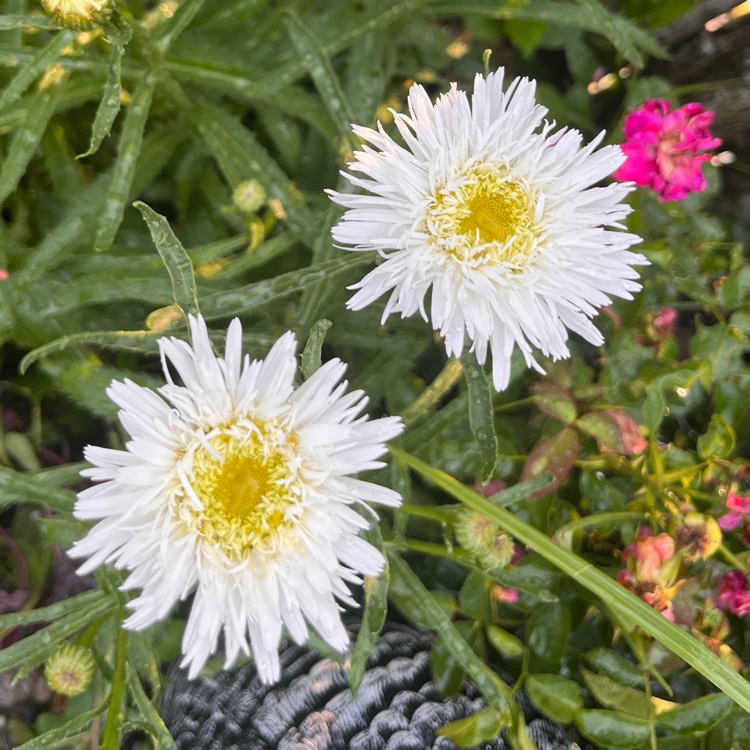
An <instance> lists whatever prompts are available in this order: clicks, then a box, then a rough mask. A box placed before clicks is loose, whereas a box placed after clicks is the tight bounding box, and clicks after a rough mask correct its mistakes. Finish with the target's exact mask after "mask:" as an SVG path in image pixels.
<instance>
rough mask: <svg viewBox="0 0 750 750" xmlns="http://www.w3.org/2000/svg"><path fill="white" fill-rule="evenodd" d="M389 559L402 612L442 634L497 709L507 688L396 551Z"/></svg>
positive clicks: (507, 695) (394, 595)
mask: <svg viewBox="0 0 750 750" xmlns="http://www.w3.org/2000/svg"><path fill="white" fill-rule="evenodd" d="M388 560H389V562H390V564H391V576H392V589H391V593H392V596H393V597H394V598H395V599H396V600H397V602H398V600H400V601H401V603H402V604H403V605H404V612H405V614H411V612H412V611H414V612H415V613H416V615H417V616H418V618H419V620H420V622H423V623H425V624H427V625H428V627H429V628H430V629H431V630H434V631H435V632H436V633H437V634H438V635H440V636H441V637H442V638H443V640H444V642H445V643H446V645H447V646H448V647H449V648H450V650H451V652H452V653H453V655H454V656H455V657H456V660H457V661H458V662H459V664H461V666H462V667H463V668H464V670H466V673H467V674H468V675H469V677H471V679H472V680H473V681H474V684H475V685H476V686H477V688H478V689H479V691H480V692H481V693H482V695H484V697H485V698H486V699H487V701H488V703H489V704H490V706H493V707H495V708H497V709H499V708H501V707H503V706H505V705H506V703H507V700H508V698H509V697H510V693H511V691H510V688H509V687H508V686H507V685H506V684H505V683H504V682H502V681H501V680H500V679H499V678H498V677H497V675H495V673H494V672H492V670H490V668H489V667H488V666H487V665H486V664H485V663H484V662H483V661H482V660H481V659H480V658H479V657H478V656H477V655H476V654H475V653H474V651H472V649H471V647H470V646H469V644H468V643H466V641H465V640H464V639H463V638H462V637H461V634H460V633H459V632H458V630H457V629H456V626H455V625H454V624H453V623H452V622H451V621H450V618H449V617H448V615H446V614H445V612H444V611H443V610H442V609H441V608H440V605H439V604H438V603H437V602H436V601H435V600H434V599H433V597H432V595H431V594H430V592H429V591H428V590H427V589H426V588H425V586H424V584H423V583H422V582H421V581H420V580H419V578H418V577H417V576H416V575H415V573H414V572H413V571H412V569H411V568H410V567H409V566H408V565H407V564H406V563H405V562H404V561H403V560H402V559H401V558H400V557H399V556H398V555H397V554H396V553H395V552H389V553H388Z"/></svg>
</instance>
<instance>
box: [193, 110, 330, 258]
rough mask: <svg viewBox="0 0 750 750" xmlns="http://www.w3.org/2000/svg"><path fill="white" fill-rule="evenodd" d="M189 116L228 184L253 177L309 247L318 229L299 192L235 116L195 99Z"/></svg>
mask: <svg viewBox="0 0 750 750" xmlns="http://www.w3.org/2000/svg"><path fill="white" fill-rule="evenodd" d="M192 117H193V119H194V121H195V124H196V126H197V128H198V130H199V132H200V134H201V136H202V137H203V139H204V140H205V143H206V146H207V147H208V150H209V151H210V152H211V154H212V156H213V157H214V158H215V159H216V161H217V163H218V164H219V168H220V169H221V171H222V172H223V173H224V175H225V177H226V178H227V182H229V184H230V186H231V187H232V188H235V187H237V185H239V184H240V182H243V181H244V180H257V181H258V182H259V183H260V184H261V185H262V186H263V189H264V190H265V191H266V195H268V196H269V198H272V199H275V200H277V201H279V202H280V204H281V207H282V209H283V211H284V214H285V219H284V221H286V223H287V225H288V226H289V229H290V230H291V231H292V232H293V233H294V234H295V235H296V236H297V237H299V238H300V239H301V240H302V241H303V242H304V243H305V244H306V245H308V246H312V244H313V242H314V240H315V237H316V236H317V228H318V223H317V222H316V221H315V217H314V216H313V215H312V213H311V212H310V211H309V209H308V208H307V206H306V205H305V202H304V200H303V198H302V194H301V193H300V192H299V190H297V188H296V187H294V185H292V183H291V182H290V181H289V178H288V177H287V176H286V175H285V174H284V172H283V170H282V169H281V167H279V165H278V164H277V163H276V161H274V159H273V158H272V157H271V156H270V155H269V154H268V152H267V151H266V150H265V149H264V148H263V147H262V146H261V145H260V144H259V143H258V141H257V140H256V139H255V136H254V135H253V134H252V133H251V132H250V131H249V130H248V129H247V128H245V127H244V126H243V125H242V123H240V121H239V120H238V119H236V118H234V117H232V116H231V115H230V114H229V113H228V112H226V111H225V110H223V109H220V108H219V107H216V106H214V105H212V104H208V103H207V102H199V103H198V106H196V108H195V109H194V110H193V112H192Z"/></svg>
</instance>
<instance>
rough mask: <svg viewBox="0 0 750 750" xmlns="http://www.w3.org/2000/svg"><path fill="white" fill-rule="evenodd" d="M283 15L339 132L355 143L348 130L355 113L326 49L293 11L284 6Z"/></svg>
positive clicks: (297, 48)
mask: <svg viewBox="0 0 750 750" xmlns="http://www.w3.org/2000/svg"><path fill="white" fill-rule="evenodd" d="M284 15H285V18H284V24H285V26H286V29H287V32H288V34H289V37H290V38H291V40H292V43H293V44H294V47H295V49H296V50H297V52H298V53H299V56H300V61H301V63H302V65H304V67H305V69H306V70H307V72H308V73H309V74H310V77H311V78H312V80H313V83H314V84H315V88H316V89H317V90H318V93H319V94H320V98H321V99H322V100H323V102H324V103H325V105H326V107H327V109H328V112H329V114H330V115H331V119H332V120H333V122H334V123H335V125H336V129H337V130H338V132H339V135H340V136H341V137H342V138H345V139H346V140H348V141H349V142H350V144H351V145H356V141H355V139H354V137H353V136H352V129H351V125H352V123H353V122H354V115H352V112H351V108H350V107H349V102H348V101H347V99H346V95H345V94H344V90H343V88H342V87H341V82H340V81H339V78H338V76H337V75H336V72H335V71H334V69H333V66H332V65H331V61H330V60H329V58H328V55H327V54H326V51H325V50H324V49H323V48H322V47H321V46H320V40H319V39H318V37H316V36H315V35H314V34H313V33H312V31H311V30H310V28H309V26H307V25H305V24H304V23H303V22H302V19H301V18H300V17H299V16H298V15H297V14H296V13H295V12H294V11H292V10H291V9H286V10H285V13H284Z"/></svg>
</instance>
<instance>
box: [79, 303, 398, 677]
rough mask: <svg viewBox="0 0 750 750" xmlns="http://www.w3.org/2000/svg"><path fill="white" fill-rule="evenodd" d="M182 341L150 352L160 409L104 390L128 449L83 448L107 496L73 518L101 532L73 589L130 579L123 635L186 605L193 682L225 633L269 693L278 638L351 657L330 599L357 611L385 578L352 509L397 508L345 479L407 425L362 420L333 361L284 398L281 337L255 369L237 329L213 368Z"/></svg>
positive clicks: (139, 391) (358, 400) (201, 342)
mask: <svg viewBox="0 0 750 750" xmlns="http://www.w3.org/2000/svg"><path fill="white" fill-rule="evenodd" d="M190 328H191V333H192V341H193V344H192V346H190V345H188V344H187V343H186V342H184V341H181V340H178V339H174V338H165V339H162V340H160V341H159V346H160V349H161V356H162V366H163V368H164V375H165V377H166V380H167V384H166V385H164V386H162V387H161V388H159V393H158V394H157V393H155V392H154V391H152V390H149V389H147V388H143V387H141V386H139V385H136V384H135V383H133V382H131V381H129V380H125V381H124V382H118V381H114V382H113V383H112V385H111V386H110V388H109V389H108V391H107V393H108V395H109V397H110V398H111V399H112V400H113V401H114V402H115V403H116V404H117V405H118V406H119V407H120V408H121V411H120V413H119V417H120V421H121V422H122V425H123V427H124V428H125V430H126V431H127V432H128V433H129V435H130V438H131V439H130V441H129V442H128V443H127V445H126V450H124V451H120V450H111V449H108V448H99V447H95V446H89V447H88V448H87V449H86V458H87V460H88V461H89V462H90V463H92V464H93V465H94V467H95V468H92V469H87V470H86V471H84V474H85V475H86V476H88V477H91V478H92V479H94V480H97V481H99V482H102V483H101V484H97V485H95V486H93V487H91V488H89V489H87V490H84V491H83V492H81V493H80V494H79V496H78V501H77V503H76V508H75V515H76V517H77V518H81V519H84V520H89V519H98V520H99V523H97V524H96V525H95V526H94V527H93V529H92V530H91V531H90V532H89V534H88V536H87V537H86V538H85V539H83V540H82V541H79V542H78V543H76V545H75V546H74V547H73V549H72V551H71V555H72V556H74V557H88V558H89V559H88V560H87V561H86V562H85V563H84V564H83V565H82V566H81V568H80V570H79V572H80V573H81V574H85V573H88V572H90V571H92V570H94V569H95V568H96V567H98V566H99V565H102V564H103V563H112V564H113V565H115V566H116V567H117V568H125V569H127V570H129V571H130V575H129V576H128V578H127V580H126V581H125V584H124V586H123V588H125V589H142V591H141V593H140V595H139V596H138V597H137V598H136V599H134V600H133V601H131V602H130V603H129V605H128V606H129V607H130V608H131V609H132V610H133V614H132V615H131V616H130V617H129V618H128V619H127V620H126V621H125V627H127V628H129V629H133V630H142V629H143V628H146V627H148V626H149V625H151V624H152V623H154V622H156V621H157V620H162V619H164V618H165V617H166V616H167V615H168V614H169V611H170V610H171V609H172V606H173V605H174V604H175V603H176V602H177V601H178V600H180V599H184V598H185V597H187V596H188V595H189V594H190V593H191V592H192V591H195V599H194V601H193V604H192V608H191V610H190V616H189V618H188V622H187V628H186V630H185V635H184V638H183V642H182V651H183V655H184V659H183V666H186V667H188V669H189V673H190V676H191V677H194V676H195V675H196V674H197V673H198V672H199V671H200V669H201V667H202V666H203V665H204V664H205V662H206V660H207V659H208V658H209V656H210V655H211V654H212V653H213V652H214V651H215V650H216V647H217V641H218V638H219V634H220V633H221V632H222V630H223V633H224V649H225V652H226V664H227V666H230V665H231V664H232V663H233V662H234V661H235V659H236V658H237V656H238V654H239V653H240V651H242V652H245V653H249V650H250V648H252V651H253V655H254V657H255V662H256V664H257V668H258V673H259V674H260V676H261V678H262V679H263V680H264V681H266V682H273V681H275V680H277V679H278V678H279V671H280V668H279V658H278V646H279V641H280V639H281V631H282V626H285V627H286V629H287V630H288V632H289V634H290V635H291V637H292V638H293V639H294V640H295V641H297V642H298V643H303V642H304V641H305V640H306V639H307V637H308V628H307V623H309V624H310V625H311V626H312V627H313V628H314V629H315V630H316V631H317V632H318V634H319V635H320V636H321V637H322V638H323V639H324V640H325V641H326V642H327V643H328V644H329V645H330V646H331V647H332V648H334V649H336V650H337V651H345V650H346V648H347V645H348V636H347V633H346V630H345V628H344V626H343V624H342V622H341V617H340V614H339V612H340V608H339V605H338V604H337V600H338V601H339V602H343V603H344V604H347V605H349V606H355V602H354V601H353V600H352V598H351V595H350V593H349V586H348V584H351V583H360V575H361V574H364V575H377V574H378V573H379V572H380V571H381V570H382V568H383V565H384V560H383V558H382V555H381V554H380V552H378V551H377V550H376V549H375V548H374V547H372V546H371V545H369V544H368V543H367V542H365V541H364V540H362V539H361V538H360V537H359V536H358V534H359V532H360V531H361V530H362V529H363V528H365V527H367V526H368V521H367V520H366V519H365V518H363V517H362V516H361V515H360V514H359V513H357V512H356V510H355V509H354V507H353V506H357V505H365V506H369V504H370V503H380V504H382V505H388V506H392V507H395V506H397V505H399V503H400V501H401V499H400V497H399V495H398V494H397V493H396V492H393V491H392V490H389V489H386V488H385V487H380V486H378V485H376V484H371V483H368V482H364V481H361V480H359V479H355V478H354V477H353V476H351V475H352V474H355V473H357V472H360V471H365V470H368V469H375V468H378V467H380V466H382V465H383V464H382V463H381V462H379V461H378V460H377V459H378V458H379V457H380V456H382V455H383V453H384V452H385V450H386V448H385V445H384V443H385V441H386V440H390V439H391V438H393V437H395V436H396V435H398V434H399V433H400V432H401V430H402V424H401V421H400V420H399V419H398V418H397V417H389V418H384V419H375V420H370V421H368V420H367V417H366V416H360V415H361V412H362V410H363V409H364V407H365V405H366V404H367V397H366V396H365V394H364V393H363V392H362V391H352V392H351V393H346V387H347V382H346V381H343V382H342V380H341V378H342V377H343V374H344V370H345V369H346V365H344V364H343V363H342V362H340V361H339V360H337V359H334V360H332V361H330V362H328V363H326V364H324V365H323V366H322V367H321V368H320V369H319V370H317V372H315V374H314V375H312V377H310V378H309V379H308V380H307V381H306V382H305V383H303V384H302V385H301V386H300V387H299V388H296V389H295V388H294V385H293V380H294V376H295V373H296V370H297V359H296V356H295V347H296V342H295V338H294V334H292V333H286V334H284V335H283V336H282V337H281V338H280V339H279V340H278V341H277V342H276V343H275V344H274V346H273V347H272V349H271V351H270V352H269V353H268V356H267V357H266V358H265V359H264V360H255V361H253V362H250V360H249V357H248V356H247V355H245V357H244V358H243V356H242V328H241V325H240V322H239V320H234V321H232V323H231V325H230V326H229V330H228V332H227V339H226V349H225V353H224V357H217V356H216V355H215V354H214V353H213V351H212V349H211V343H210V341H209V338H208V333H207V331H206V325H205V323H204V321H203V319H202V318H200V317H198V318H193V317H192V316H191V318H190ZM171 371H174V372H175V373H177V375H179V377H180V378H181V380H182V383H183V384H182V385H178V384H176V383H175V382H174V381H173V379H172V375H171Z"/></svg>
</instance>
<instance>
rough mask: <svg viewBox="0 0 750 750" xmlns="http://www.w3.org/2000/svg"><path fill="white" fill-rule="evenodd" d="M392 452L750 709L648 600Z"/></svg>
mask: <svg viewBox="0 0 750 750" xmlns="http://www.w3.org/2000/svg"><path fill="white" fill-rule="evenodd" d="M390 450H391V453H392V454H393V455H394V456H395V457H396V458H397V459H398V460H399V461H401V462H403V463H405V464H407V465H408V466H410V467H411V468H412V469H414V470H415V471H417V472H418V473H419V474H420V475H421V476H423V477H424V478H425V479H427V480H429V481H430V482H432V483H433V484H435V485H436V486H437V487H439V488H440V489H442V490H443V491H445V492H447V493H448V494H449V495H450V496H451V497H454V498H456V499H457V500H460V501H461V502H462V503H463V504H464V505H466V506H467V507H468V508H471V509H472V510H476V511H478V512H479V513H483V514H484V515H486V516H487V517H488V518H490V519H492V520H493V521H495V522H497V523H498V524H499V525H500V527H501V528H502V529H504V530H505V531H506V532H507V533H508V534H511V535H512V536H514V537H515V538H516V539H517V540H518V541H519V542H521V543H522V544H525V545H527V546H529V547H530V548H531V549H533V550H535V551H536V552H538V553H539V554H540V555H541V556H542V557H544V558H545V559H547V560H549V561H550V562H551V563H552V564H553V565H555V566H556V567H558V568H559V569H560V570H562V571H563V572H565V573H567V574H568V575H569V576H571V577H572V578H573V579H574V580H575V581H576V582H577V583H579V584H580V585H581V586H584V587H585V588H587V589H588V590H589V591H591V592H592V593H594V594H595V595H596V596H599V597H601V598H602V600H603V601H605V602H606V603H607V604H608V606H610V607H611V608H612V609H615V610H616V611H617V612H618V613H623V614H627V615H628V616H629V617H630V618H631V619H632V618H635V619H636V621H637V623H638V625H639V626H640V627H641V628H642V629H643V630H645V631H646V632H647V633H648V634H649V635H651V636H653V637H654V638H657V639H658V640H659V641H660V642H661V643H662V644H664V646H666V647H667V648H669V649H670V650H671V651H673V652H674V653H675V654H676V655H677V656H679V657H680V658H682V659H684V660H685V661H686V662H687V663H688V664H690V665H691V666H692V667H693V668H695V669H696V670H697V671H698V672H700V674H702V675H703V676H704V677H705V678H706V679H707V680H709V681H710V682H712V683H713V684H714V685H716V687H718V688H719V690H721V691H723V692H724V693H726V694H727V695H728V696H729V697H730V698H731V699H732V700H734V701H736V702H737V703H738V704H739V705H740V706H742V707H743V708H744V709H745V710H746V711H750V683H748V681H747V680H745V679H744V678H743V677H741V676H740V675H739V674H737V673H736V672H735V671H734V670H733V669H732V668H731V667H729V666H727V665H726V664H724V663H723V662H722V661H721V660H720V659H719V658H718V657H717V656H716V655H715V654H713V653H711V651H709V650H708V649H707V648H706V647H705V645H704V644H703V643H702V642H700V641H698V640H696V639H695V638H693V637H692V636H691V635H690V634H689V633H686V632H685V631H684V630H682V628H680V627H678V626H677V625H675V624H674V623H672V622H670V621H669V620H667V619H666V618H665V617H664V616H663V615H661V614H660V613H659V612H657V611H656V610H654V609H652V608H651V607H649V605H648V604H646V603H645V602H644V601H642V600H641V599H639V598H638V597H637V596H635V595H634V594H632V593H631V592H630V591H628V590H627V589H625V588H624V587H623V586H621V585H620V584H618V583H617V582H616V581H614V580H612V578H610V577H609V576H608V575H606V573H603V572H602V571H600V570H598V569H597V568H596V567H595V566H594V565H592V564H591V563H589V562H587V561H586V560H584V559H582V558H581V557H579V556H578V555H576V554H575V553H573V552H571V551H569V550H567V549H564V548H563V547H561V546H559V545H558V544H555V542H553V541H552V540H551V539H549V537H547V535H546V534H544V533H542V532H541V531H539V530H537V529H535V528H534V527H533V526H531V525H530V524H527V523H526V522H524V521H522V520H521V519H520V518H518V517H516V516H515V515H513V514H512V513H510V512H509V511H507V510H505V509H504V508H499V507H497V506H495V505H493V504H492V503H490V502H488V501H487V500H486V499H485V498H483V497H482V496H481V495H480V494H479V493H477V492H474V491H473V490H472V489H470V488H469V487H467V486H466V485H464V484H462V483H461V482H459V481H458V480H457V479H454V478H453V477H451V476H449V475H447V474H445V473H443V472H442V471H439V470H437V469H434V468H433V467H432V466H430V465H429V464H426V463H425V462H424V461H420V460H419V459H418V458H415V457H414V456H411V455H409V454H408V453H405V452H404V451H402V450H400V449H399V448H396V447H395V446H393V445H391V446H390Z"/></svg>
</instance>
